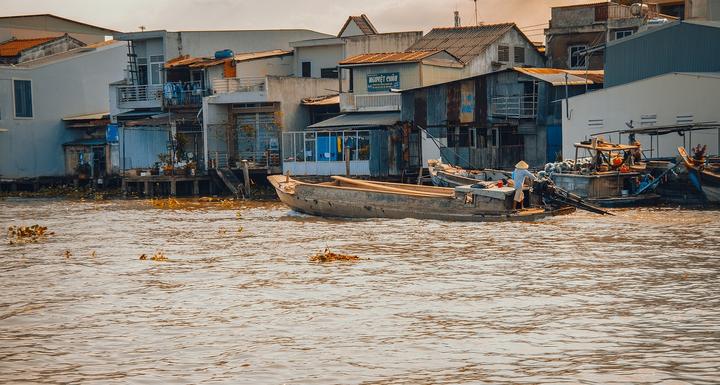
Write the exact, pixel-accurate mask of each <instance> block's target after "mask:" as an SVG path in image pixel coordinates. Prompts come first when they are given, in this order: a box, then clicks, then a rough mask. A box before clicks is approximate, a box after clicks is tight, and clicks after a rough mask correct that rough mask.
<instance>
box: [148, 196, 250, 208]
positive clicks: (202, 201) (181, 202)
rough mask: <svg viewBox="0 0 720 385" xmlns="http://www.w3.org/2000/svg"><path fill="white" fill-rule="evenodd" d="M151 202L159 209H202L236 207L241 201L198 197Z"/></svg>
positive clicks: (152, 200) (153, 200)
mask: <svg viewBox="0 0 720 385" xmlns="http://www.w3.org/2000/svg"><path fill="white" fill-rule="evenodd" d="M150 204H151V205H152V206H154V207H155V208H158V209H170V210H202V209H207V208H212V207H219V208H236V207H237V205H238V204H240V201H237V200H234V199H222V198H211V197H205V198H198V199H176V198H165V199H151V200H150Z"/></svg>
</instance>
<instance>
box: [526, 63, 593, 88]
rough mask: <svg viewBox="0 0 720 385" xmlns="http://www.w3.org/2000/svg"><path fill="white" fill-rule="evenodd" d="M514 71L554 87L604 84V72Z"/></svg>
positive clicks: (530, 69) (554, 69) (560, 70)
mask: <svg viewBox="0 0 720 385" xmlns="http://www.w3.org/2000/svg"><path fill="white" fill-rule="evenodd" d="M513 70H515V71H517V72H520V73H522V74H525V75H528V76H531V77H533V78H535V79H538V80H542V81H544V82H547V83H550V84H552V85H553V86H564V85H565V82H567V85H568V86H580V85H585V84H597V83H602V82H603V75H604V71H603V70H588V71H585V70H564V69H558V68H527V67H515V68H513Z"/></svg>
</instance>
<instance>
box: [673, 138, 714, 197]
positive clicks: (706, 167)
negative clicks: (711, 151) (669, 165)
mask: <svg viewBox="0 0 720 385" xmlns="http://www.w3.org/2000/svg"><path fill="white" fill-rule="evenodd" d="M678 152H679V153H680V157H681V158H682V160H683V163H685V167H686V168H687V170H688V176H689V177H690V181H691V182H692V183H693V185H695V187H696V188H697V189H698V190H699V191H700V192H701V193H702V195H703V196H704V198H705V200H706V201H707V202H710V203H720V166H717V165H711V164H705V162H704V161H701V160H696V159H693V158H691V157H690V156H689V155H688V153H687V151H685V148H683V147H678Z"/></svg>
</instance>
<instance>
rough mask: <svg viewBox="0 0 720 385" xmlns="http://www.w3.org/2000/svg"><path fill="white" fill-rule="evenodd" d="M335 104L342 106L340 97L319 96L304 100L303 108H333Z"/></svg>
mask: <svg viewBox="0 0 720 385" xmlns="http://www.w3.org/2000/svg"><path fill="white" fill-rule="evenodd" d="M334 104H340V95H327V96H318V97H315V98H305V99H303V100H302V105H303V106H331V105H334Z"/></svg>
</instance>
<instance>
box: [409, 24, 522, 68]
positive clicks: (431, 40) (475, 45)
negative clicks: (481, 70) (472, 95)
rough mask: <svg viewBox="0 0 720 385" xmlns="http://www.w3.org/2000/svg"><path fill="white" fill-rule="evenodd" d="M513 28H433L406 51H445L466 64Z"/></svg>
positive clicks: (494, 26) (507, 25)
mask: <svg viewBox="0 0 720 385" xmlns="http://www.w3.org/2000/svg"><path fill="white" fill-rule="evenodd" d="M513 28H517V27H516V26H515V23H502V24H483V25H478V26H471V27H448V28H433V29H432V30H431V31H430V32H429V33H428V34H427V35H425V36H423V37H422V38H420V40H418V41H417V42H415V44H413V45H412V46H411V47H410V48H409V49H408V50H409V51H410V50H446V51H448V52H449V53H450V54H452V55H453V56H455V57H457V58H458V59H460V61H461V62H463V63H466V64H467V63H469V62H470V61H471V60H472V59H473V58H475V57H476V56H478V55H480V54H482V53H483V52H484V51H485V49H487V48H488V47H489V46H490V45H491V44H492V43H494V42H495V41H496V40H497V39H499V38H501V37H502V36H503V35H505V34H506V33H507V32H508V31H510V30H511V29H513ZM520 33H521V34H522V32H520Z"/></svg>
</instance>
